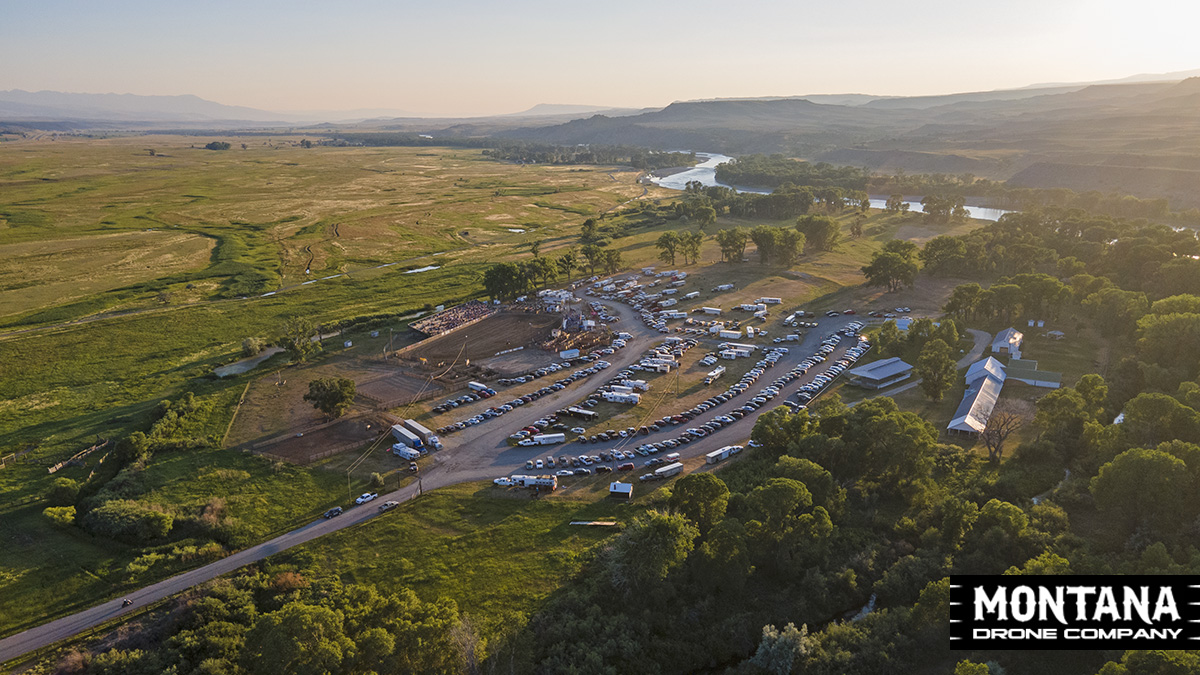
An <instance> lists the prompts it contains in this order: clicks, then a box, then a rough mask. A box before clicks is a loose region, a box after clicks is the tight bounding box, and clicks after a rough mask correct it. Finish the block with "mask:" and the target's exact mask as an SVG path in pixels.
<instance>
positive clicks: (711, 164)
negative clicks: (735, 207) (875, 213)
mask: <svg viewBox="0 0 1200 675" xmlns="http://www.w3.org/2000/svg"><path fill="white" fill-rule="evenodd" d="M696 157H697V158H699V159H702V160H704V161H702V162H700V163H699V164H697V165H696V166H694V167H692V168H690V169H688V170H686V171H680V172H679V173H673V174H671V175H670V176H663V177H661V178H659V177H657V176H654V175H653V174H651V176H650V181H651V182H653V183H654V184H655V185H657V186H659V187H664V188H667V189H669V190H683V189H684V188H686V187H687V184H688V183H690V182H692V181H700V183H701V184H702V185H721V186H724V187H727V188H732V189H734V190H737V191H738V192H753V193H755V194H760V195H765V194H770V193H771V190H768V189H764V188H755V187H744V186H739V185H726V184H725V183H722V182H720V181H718V180H717V166H718V165H720V164H724V163H725V162H728V161H729V160H731V159H733V158H732V157H729V156H727V155H720V154H717V153H713V152H697V153H696ZM904 203H905V204H908V208H909V210H910V211H913V212H915V213H924V212H925V208H924V207H923V206H921V202H919V201H914V200H911V199H909V200H906V201H905V202H904ZM886 204H887V198H886V197H871V208H873V209H882V208H884V206H886ZM967 213H968V214H970V216H971V217H972V218H977V219H979V220H991V221H996V220H1000V216H1002V215H1004V214H1006V213H1012V211H1008V210H1005V209H989V208H986V207H983V206H968V207H967Z"/></svg>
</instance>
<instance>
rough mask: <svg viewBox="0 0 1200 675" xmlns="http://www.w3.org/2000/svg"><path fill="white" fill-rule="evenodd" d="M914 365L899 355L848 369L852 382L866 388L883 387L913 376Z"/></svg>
mask: <svg viewBox="0 0 1200 675" xmlns="http://www.w3.org/2000/svg"><path fill="white" fill-rule="evenodd" d="M912 369H913V367H912V366H910V365H909V364H907V363H905V362H904V361H902V360H900V358H899V357H896V356H893V357H892V358H890V359H883V360H882V361H875V362H874V363H868V364H867V365H865V366H862V367H860V368H855V369H853V370H850V371H847V374H848V375H849V376H850V384H853V385H855V386H859V387H863V388H866V389H882V388H884V387H886V386H888V385H891V384H895V383H897V382H900V381H902V380H907V379H908V378H910V377H912Z"/></svg>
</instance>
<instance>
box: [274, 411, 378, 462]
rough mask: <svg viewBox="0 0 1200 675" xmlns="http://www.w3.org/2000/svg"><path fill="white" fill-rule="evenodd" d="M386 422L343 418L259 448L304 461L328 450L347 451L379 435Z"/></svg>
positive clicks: (310, 459) (371, 418) (289, 459)
mask: <svg viewBox="0 0 1200 675" xmlns="http://www.w3.org/2000/svg"><path fill="white" fill-rule="evenodd" d="M384 427H385V425H384V424H383V422H381V421H379V420H377V419H375V418H373V417H358V418H354V419H346V420H342V421H341V422H338V423H337V424H333V425H330V426H328V427H325V428H324V429H318V430H316V431H311V432H308V433H305V434H304V435H303V436H292V437H291V438H286V439H284V440H282V441H280V442H278V443H274V444H272V445H269V446H266V447H264V448H262V452H264V453H268V454H271V455H275V456H278V457H282V458H284V459H286V460H287V461H289V462H294V463H296V464H307V463H309V462H311V461H314V460H315V459H317V458H318V457H321V456H323V455H324V454H325V453H327V452H329V451H330V450H335V449H339V448H340V449H342V450H343V451H344V450H348V449H350V448H351V447H354V446H357V445H361V444H363V443H366V442H368V441H371V440H374V439H375V438H378V437H379V435H380V434H382V433H383V431H384Z"/></svg>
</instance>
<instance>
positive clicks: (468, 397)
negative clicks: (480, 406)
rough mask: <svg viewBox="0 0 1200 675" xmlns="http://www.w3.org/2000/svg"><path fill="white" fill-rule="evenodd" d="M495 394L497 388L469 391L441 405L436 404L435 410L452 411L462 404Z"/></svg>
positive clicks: (437, 411) (438, 411) (440, 411)
mask: <svg viewBox="0 0 1200 675" xmlns="http://www.w3.org/2000/svg"><path fill="white" fill-rule="evenodd" d="M495 395H496V390H495V389H491V388H488V389H480V390H479V391H469V392H467V393H465V394H463V395H462V396H459V397H458V398H452V399H450V400H449V401H446V402H445V403H442V404H441V405H438V406H435V407H434V409H433V411H434V412H435V413H444V412H450V411H451V410H454V409H455V408H457V407H458V406H460V405H467V404H468V403H474V402H475V401H482V400H483V399H485V398H491V397H493V396H495Z"/></svg>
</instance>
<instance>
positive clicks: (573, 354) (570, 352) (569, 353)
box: [558, 349, 579, 359]
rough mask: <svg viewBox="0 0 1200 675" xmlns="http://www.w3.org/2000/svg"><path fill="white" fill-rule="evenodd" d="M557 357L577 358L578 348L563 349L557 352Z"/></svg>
mask: <svg viewBox="0 0 1200 675" xmlns="http://www.w3.org/2000/svg"><path fill="white" fill-rule="evenodd" d="M558 358H560V359H577V358H579V350H578V349H565V350H563V351H561V352H559V353H558Z"/></svg>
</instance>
